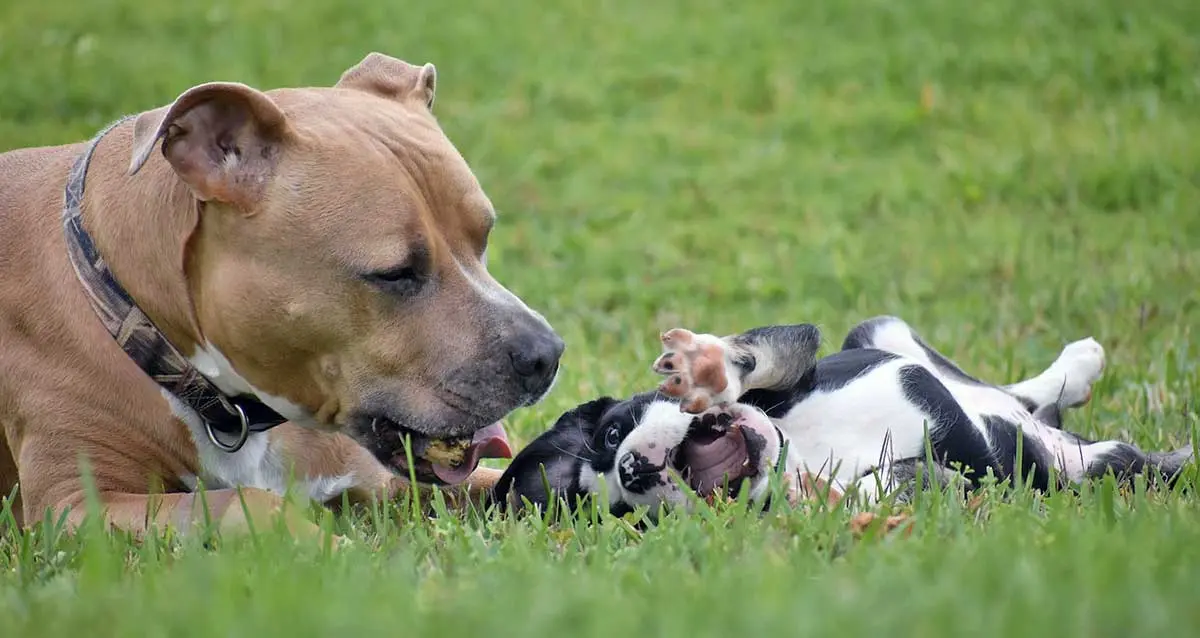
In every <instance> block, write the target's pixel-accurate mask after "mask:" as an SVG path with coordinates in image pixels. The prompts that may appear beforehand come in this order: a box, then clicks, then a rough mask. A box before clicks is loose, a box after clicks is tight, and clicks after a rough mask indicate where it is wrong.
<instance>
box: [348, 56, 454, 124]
mask: <svg viewBox="0 0 1200 638" xmlns="http://www.w3.org/2000/svg"><path fill="white" fill-rule="evenodd" d="M334 86H335V87H336V88H342V89H358V90H359V91H366V92H367V93H374V94H375V95H379V96H381V97H385V98H388V99H390V100H398V101H401V102H406V101H409V100H417V101H419V102H420V103H421V104H424V105H425V108H427V109H429V110H431V111H432V110H433V96H434V92H435V91H436V89H437V69H435V68H434V67H433V65H432V64H426V65H424V66H413V65H412V64H409V63H407V62H405V61H404V60H398V59H396V58H393V57H392V56H390V55H384V54H382V53H371V54H368V55H367V57H365V58H363V61H362V62H359V63H358V64H356V65H354V66H353V67H351V68H350V69H347V70H346V72H345V73H343V74H342V77H341V79H339V80H338V83H337V84H336V85H334Z"/></svg>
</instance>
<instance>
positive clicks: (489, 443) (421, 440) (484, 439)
mask: <svg viewBox="0 0 1200 638" xmlns="http://www.w3.org/2000/svg"><path fill="white" fill-rule="evenodd" d="M371 429H372V431H373V432H374V433H375V436H376V437H379V438H380V439H384V438H386V439H387V441H388V442H389V443H392V445H390V446H389V447H388V449H390V450H393V452H392V454H391V457H390V460H389V461H388V465H391V468H392V469H393V470H394V471H396V472H397V473H398V474H400V475H402V476H409V475H410V468H409V464H408V458H409V453H411V455H412V459H413V467H412V468H411V470H412V474H415V475H416V478H417V480H418V481H421V482H423V483H442V484H445V485H457V484H458V483H462V482H463V481H465V480H466V478H467V477H468V476H470V475H471V472H474V471H475V468H476V467H478V466H479V461H480V460H481V459H508V458H512V448H511V447H509V444H508V434H507V433H506V432H505V431H504V426H502V425H500V423H493V424H491V425H489V426H487V427H484V428H482V429H479V430H477V431H476V432H475V433H474V434H473V435H471V436H462V437H456V438H450V439H434V438H431V437H428V436H425V435H424V434H421V433H419V432H414V431H413V430H410V429H408V428H406V427H404V426H402V425H400V424H398V423H395V422H394V421H390V420H388V419H384V418H375V419H373V420H372V421H371ZM406 446H411V449H409V448H408V447H406Z"/></svg>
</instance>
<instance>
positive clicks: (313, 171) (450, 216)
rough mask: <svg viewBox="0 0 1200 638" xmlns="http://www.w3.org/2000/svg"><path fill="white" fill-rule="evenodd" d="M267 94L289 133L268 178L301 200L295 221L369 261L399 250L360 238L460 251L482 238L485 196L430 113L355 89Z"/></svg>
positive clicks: (490, 217)
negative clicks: (372, 249)
mask: <svg viewBox="0 0 1200 638" xmlns="http://www.w3.org/2000/svg"><path fill="white" fill-rule="evenodd" d="M272 97H274V98H275V99H276V100H277V101H279V102H280V103H281V106H283V107H284V109H285V111H286V112H287V114H288V118H289V122H290V124H291V129H292V133H293V135H292V139H291V143H290V146H289V148H288V149H287V151H288V152H287V157H286V158H285V161H284V164H283V168H282V170H280V172H279V174H278V175H277V176H276V179H277V182H278V187H279V188H280V189H282V190H284V191H285V193H284V195H286V197H283V198H281V199H283V200H290V201H289V204H291V205H292V206H291V208H292V210H293V211H295V210H299V207H296V206H295V204H296V203H297V202H296V200H297V199H299V200H302V201H303V202H304V204H305V207H304V209H303V210H304V211H305V213H304V219H297V220H295V221H296V222H297V223H303V224H305V225H307V226H309V227H310V228H311V229H312V231H313V232H314V233H318V234H321V233H323V234H324V236H325V237H332V238H341V239H344V240H345V242H344V243H350V244H353V245H354V246H355V254H354V255H352V257H353V258H355V259H359V260H363V261H369V262H372V263H375V262H376V261H379V260H395V259H396V258H397V256H396V255H394V254H390V253H389V254H387V255H375V254H365V255H364V254H363V253H362V251H363V250H364V246H370V245H372V244H374V245H376V246H377V248H376V250H378V251H383V252H388V251H394V250H397V248H396V247H395V244H397V243H400V244H404V245H408V244H412V243H420V242H422V241H424V242H428V243H433V244H444V245H445V247H446V248H449V249H450V250H451V252H454V253H458V252H460V251H462V250H471V249H474V248H478V247H479V246H481V245H482V244H484V243H485V242H486V238H487V234H488V232H489V231H490V230H491V228H492V226H493V225H494V223H495V217H496V213H495V210H494V208H493V206H492V203H491V201H490V200H489V199H488V197H487V195H486V194H485V193H484V191H483V189H482V187H481V186H480V184H479V181H478V180H477V179H476V177H475V175H474V173H473V172H472V171H471V169H470V167H469V166H468V165H467V162H466V160H465V159H463V157H462V155H461V154H460V153H459V152H458V150H457V149H456V148H455V147H454V145H453V144H452V143H451V142H450V140H449V139H448V138H447V137H446V135H445V134H444V133H443V131H442V130H441V128H440V127H439V126H438V124H437V121H436V120H435V119H434V118H433V116H432V115H430V114H429V113H428V112H424V111H421V110H418V109H412V108H409V107H407V106H405V105H402V104H399V103H396V102H392V101H390V100H386V99H382V98H379V97H375V96H372V95H369V94H363V93H361V92H358V91H347V90H331V89H325V90H311V89H283V90H279V91H278V92H276V93H272ZM287 212H289V211H284V213H287ZM435 236H436V238H437V239H440V241H435ZM434 248H435V249H436V248H437V246H434ZM348 257H351V256H348Z"/></svg>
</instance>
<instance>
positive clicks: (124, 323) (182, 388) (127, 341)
mask: <svg viewBox="0 0 1200 638" xmlns="http://www.w3.org/2000/svg"><path fill="white" fill-rule="evenodd" d="M128 119H129V117H128V116H127V117H125V118H122V119H120V120H118V121H116V122H114V123H112V124H110V125H109V126H108V127H107V128H105V129H104V130H103V131H100V133H99V134H97V135H96V136H95V137H94V138H92V140H91V141H90V142H88V145H87V148H86V149H84V151H83V153H82V154H80V155H79V157H78V159H76V160H75V164H74V165H72V166H71V172H70V174H69V175H68V176H67V185H66V191H65V193H64V198H63V216H62V222H63V232H64V234H65V235H66V240H67V254H68V255H70V257H71V264H72V265H73V266H74V267H75V274H76V276H78V277H79V281H80V283H82V284H83V289H84V291H85V292H86V293H87V297H88V300H89V301H91V304H92V309H93V310H95V311H96V314H97V315H98V316H99V317H100V321H101V322H102V323H103V324H104V327H105V328H106V329H107V330H108V333H109V334H110V335H112V336H113V339H116V341H117V343H118V344H119V345H120V346H121V349H122V350H124V351H125V354H127V355H129V358H131V359H133V360H134V361H135V362H136V363H137V364H138V367H140V368H141V369H142V370H143V371H144V372H145V373H146V374H147V375H149V376H150V378H151V379H154V381H155V383H157V384H158V385H159V386H161V387H162V388H163V389H164V390H166V391H167V392H170V393H171V394H173V395H174V396H175V397H176V398H178V399H179V400H180V401H182V402H183V403H184V404H186V405H187V406H188V407H190V408H191V409H193V410H195V411H196V413H197V414H198V415H200V418H201V420H203V422H204V429H205V431H206V432H207V433H208V438H209V440H211V441H212V443H213V445H216V446H217V447H218V448H219V449H221V450H224V451H225V452H231V453H232V452H236V451H238V450H239V449H241V447H242V445H244V444H245V443H246V438H247V437H248V436H249V435H250V434H251V433H254V432H263V431H265V430H269V429H271V428H273V427H275V426H276V425H279V424H280V423H283V422H284V421H286V420H287V419H285V418H283V417H282V416H280V415H279V414H278V413H276V412H275V411H274V410H272V409H271V408H269V407H267V406H266V405H264V404H263V403H262V402H261V401H259V400H258V399H256V398H253V397H250V396H245V395H240V396H234V397H230V396H226V395H225V394H224V393H223V392H221V391H220V390H219V389H218V388H217V387H216V386H214V385H213V384H212V382H211V381H209V380H208V379H206V378H205V377H204V376H203V375H201V374H200V372H199V371H198V370H196V368H195V367H193V366H192V365H191V364H190V363H189V362H188V360H187V358H186V357H184V356H183V355H182V354H180V353H179V351H178V350H176V349H175V346H173V345H171V343H170V342H169V341H167V338H166V336H165V335H163V333H162V332H161V331H160V330H159V329H158V328H157V327H155V326H154V323H153V322H152V321H150V319H149V318H148V317H146V315H145V314H143V313H142V311H141V309H139V308H138V307H137V304H135V303H134V302H133V299H132V298H131V297H130V296H129V293H128V292H126V291H125V289H124V288H122V287H121V284H120V283H118V282H117V280H116V278H115V277H113V274H112V271H110V270H109V269H108V264H107V263H105V261H104V258H103V257H101V256H100V252H99V251H98V250H96V245H95V244H94V243H93V242H92V237H91V236H90V235H88V232H87V231H86V230H84V228H83V210H82V208H83V186H84V179H85V178H86V176H87V169H88V164H89V163H91V160H92V153H93V152H94V151H95V150H96V145H97V144H99V143H100V140H101V138H103V137H104V136H105V135H106V134H107V133H108V132H109V131H111V130H112V129H113V128H115V127H116V126H117V125H118V124H121V123H122V122H125V121H126V120H128Z"/></svg>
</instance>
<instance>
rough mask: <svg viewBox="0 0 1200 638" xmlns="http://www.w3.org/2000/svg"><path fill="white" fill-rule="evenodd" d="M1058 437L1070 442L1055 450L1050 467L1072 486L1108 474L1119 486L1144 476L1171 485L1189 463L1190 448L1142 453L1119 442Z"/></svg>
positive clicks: (1064, 434) (1066, 436)
mask: <svg viewBox="0 0 1200 638" xmlns="http://www.w3.org/2000/svg"><path fill="white" fill-rule="evenodd" d="M1061 435H1062V437H1063V438H1066V439H1069V440H1070V441H1071V442H1068V443H1065V444H1061V445H1058V446H1055V447H1056V448H1057V449H1055V450H1054V454H1055V457H1056V458H1055V459H1054V464H1055V465H1056V466H1057V468H1058V470H1059V471H1060V472H1062V473H1063V474H1064V477H1065V478H1067V479H1068V480H1071V481H1075V482H1079V481H1082V480H1085V479H1090V478H1100V477H1103V476H1104V475H1105V474H1108V473H1110V472H1111V473H1112V474H1113V476H1115V477H1116V478H1117V480H1118V481H1121V482H1125V481H1129V480H1131V479H1132V478H1133V477H1134V476H1136V475H1139V474H1144V475H1146V476H1147V477H1149V478H1151V479H1156V480H1161V481H1163V482H1165V483H1166V484H1167V485H1171V484H1173V483H1174V482H1175V480H1176V479H1178V478H1179V475H1180V473H1181V472H1182V471H1183V469H1184V467H1185V466H1186V465H1188V464H1190V463H1191V462H1192V459H1193V457H1192V448H1191V447H1190V446H1188V447H1184V448H1180V449H1177V450H1174V451H1171V452H1144V451H1142V450H1141V449H1139V448H1138V447H1137V446H1135V445H1132V444H1130V443H1125V442H1122V441H1095V442H1092V441H1087V440H1086V439H1080V438H1078V437H1076V436H1075V435H1073V434H1070V433H1067V432H1062V433H1061Z"/></svg>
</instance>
